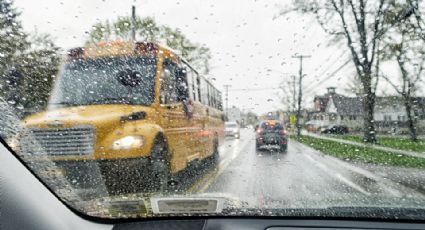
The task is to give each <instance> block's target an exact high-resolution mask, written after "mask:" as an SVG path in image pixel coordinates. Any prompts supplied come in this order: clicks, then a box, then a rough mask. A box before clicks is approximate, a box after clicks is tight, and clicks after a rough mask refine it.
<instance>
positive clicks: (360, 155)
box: [291, 136, 425, 169]
mask: <svg viewBox="0 0 425 230" xmlns="http://www.w3.org/2000/svg"><path fill="white" fill-rule="evenodd" d="M291 139H293V140H295V141H298V142H301V143H303V144H305V145H308V146H310V147H311V148H314V149H316V150H319V151H321V152H322V153H324V154H327V155H331V156H334V157H337V158H340V159H343V160H346V161H357V162H365V163H372V164H379V165H391V166H401V167H411V168H421V169H425V159H424V158H419V157H412V156H406V155H401V154H396V153H391V152H386V151H382V150H377V149H373V148H370V147H360V146H354V145H350V144H343V143H339V142H336V141H331V140H323V139H320V138H315V137H311V136H300V137H297V136H291Z"/></svg>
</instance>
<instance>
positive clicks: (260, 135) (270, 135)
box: [255, 120, 288, 151]
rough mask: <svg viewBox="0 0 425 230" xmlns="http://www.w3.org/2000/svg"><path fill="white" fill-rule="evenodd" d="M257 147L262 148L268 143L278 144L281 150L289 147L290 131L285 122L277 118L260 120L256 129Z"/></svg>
mask: <svg viewBox="0 0 425 230" xmlns="http://www.w3.org/2000/svg"><path fill="white" fill-rule="evenodd" d="M255 133H256V136H255V147H256V148H257V149H260V148H261V147H263V146H267V145H278V146H279V148H280V150H281V151H286V149H287V147H288V131H287V130H286V129H285V127H284V126H283V124H282V123H281V122H279V121H276V120H266V121H262V122H260V124H259V125H258V126H257V127H256V130H255Z"/></svg>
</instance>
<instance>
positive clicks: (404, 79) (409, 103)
mask: <svg viewBox="0 0 425 230" xmlns="http://www.w3.org/2000/svg"><path fill="white" fill-rule="evenodd" d="M417 6H418V4H417V2H413V1H407V2H397V1H392V2H391V9H390V10H389V11H388V12H387V13H386V17H385V18H386V20H387V21H388V23H390V24H394V25H395V26H394V27H392V28H390V29H389V31H388V33H387V36H385V37H384V41H385V46H384V47H383V50H382V52H381V53H382V54H381V56H382V60H384V61H394V62H396V63H397V65H398V67H399V70H400V72H399V76H388V75H387V74H385V73H382V77H383V78H384V79H385V80H386V81H387V82H388V83H390V85H391V86H392V87H393V88H394V90H395V91H396V92H397V93H398V94H399V95H400V96H401V98H402V99H403V104H404V107H405V111H406V115H407V124H408V128H409V132H410V138H411V140H413V141H417V133H416V119H415V115H414V95H415V93H416V92H418V91H419V90H420V89H419V88H418V87H419V84H417V83H418V82H419V81H420V80H421V76H422V73H423V70H424V68H425V44H424V42H425V39H423V30H420V29H418V28H419V27H418V25H420V24H418V17H419V18H421V17H420V15H421V14H422V13H421V12H420V11H419V8H417ZM397 12H402V15H404V17H403V19H402V20H400V19H399V18H400V16H399V15H400V13H397ZM405 14H411V15H417V16H416V17H405ZM395 21H397V22H401V23H396V22H395Z"/></svg>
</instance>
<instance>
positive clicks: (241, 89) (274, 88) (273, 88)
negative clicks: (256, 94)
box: [229, 87, 280, 91]
mask: <svg viewBox="0 0 425 230" xmlns="http://www.w3.org/2000/svg"><path fill="white" fill-rule="evenodd" d="M277 89H279V90H280V88H279V87H269V88H240V89H229V91H262V90H277Z"/></svg>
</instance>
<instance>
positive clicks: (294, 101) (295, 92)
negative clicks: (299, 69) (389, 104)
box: [292, 75, 297, 113]
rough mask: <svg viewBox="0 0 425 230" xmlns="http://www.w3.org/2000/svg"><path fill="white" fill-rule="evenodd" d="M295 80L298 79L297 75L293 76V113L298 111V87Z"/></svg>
mask: <svg viewBox="0 0 425 230" xmlns="http://www.w3.org/2000/svg"><path fill="white" fill-rule="evenodd" d="M295 78H296V76H295V75H292V84H293V87H292V112H294V113H295V110H296V109H297V106H296V103H297V100H296V94H297V86H296V84H297V83H296V81H295Z"/></svg>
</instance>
